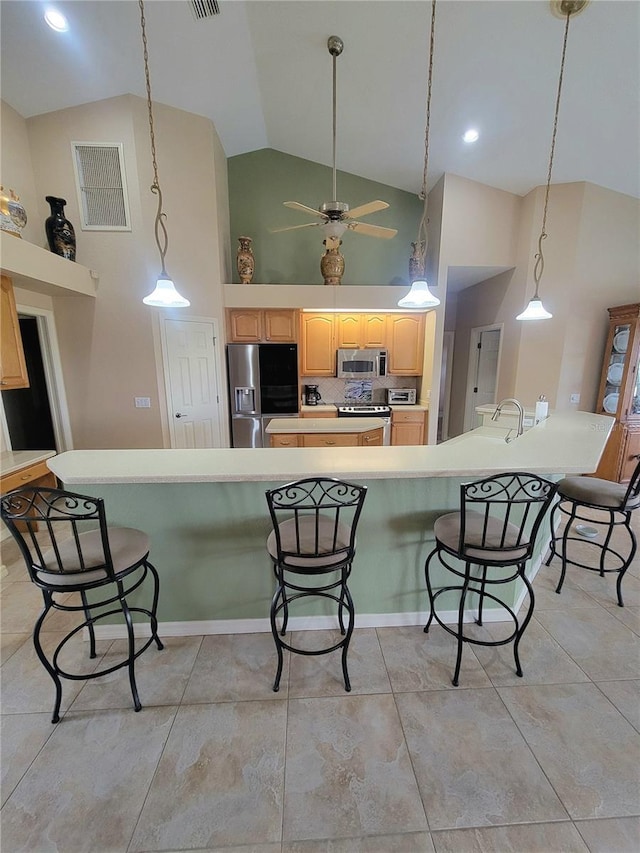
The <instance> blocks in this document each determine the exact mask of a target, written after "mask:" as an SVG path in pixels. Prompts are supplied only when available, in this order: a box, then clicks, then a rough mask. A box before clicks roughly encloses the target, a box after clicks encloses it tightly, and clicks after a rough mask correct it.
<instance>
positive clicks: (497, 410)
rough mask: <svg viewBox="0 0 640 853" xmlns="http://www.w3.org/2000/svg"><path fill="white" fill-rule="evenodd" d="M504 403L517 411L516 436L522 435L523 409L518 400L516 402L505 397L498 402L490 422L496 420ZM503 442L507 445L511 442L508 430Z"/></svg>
mask: <svg viewBox="0 0 640 853" xmlns="http://www.w3.org/2000/svg"><path fill="white" fill-rule="evenodd" d="M505 403H512V404H513V405H514V406H515V407H516V409H517V410H518V433H517V435H522V433H523V432H524V408H523V407H522V403H521V402H520V400H516V399H515V398H514V397H506V398H505V399H504V400H500V402H499V403H498V405H497V407H496V410H495V412H494V413H493V415H492V416H491V420H492V421H495V420H497V419H498V417H499V416H500V412H501V411H502V407H503V406H504V405H505ZM516 437H517V436H516ZM504 440H505V441H506V442H507V444H508V443H509V442H510V441H512V440H513V439H512V438H511V430H509V432H508V433H507V434H506V436H505V439H504Z"/></svg>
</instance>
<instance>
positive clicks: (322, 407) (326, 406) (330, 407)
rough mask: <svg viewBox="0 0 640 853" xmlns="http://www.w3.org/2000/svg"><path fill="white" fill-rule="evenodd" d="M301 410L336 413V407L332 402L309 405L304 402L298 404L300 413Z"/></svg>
mask: <svg viewBox="0 0 640 853" xmlns="http://www.w3.org/2000/svg"><path fill="white" fill-rule="evenodd" d="M302 412H309V414H310V413H311V412H335V413H336V415H337V414H338V407H337V406H336V405H335V404H334V403H318V405H317V406H309V405H307V404H306V403H305V404H304V405H302V406H300V413H302Z"/></svg>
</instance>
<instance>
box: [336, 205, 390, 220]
mask: <svg viewBox="0 0 640 853" xmlns="http://www.w3.org/2000/svg"><path fill="white" fill-rule="evenodd" d="M387 207H389V205H388V204H387V202H386V201H370V202H369V203H368V204H361V205H360V207H354V208H353V210H350V211H349V212H348V213H346V214H345V216H344V217H343V218H344V219H357V218H358V217H359V216H368V215H369V214H370V213H377V212H378V211H379V210H386V208H387Z"/></svg>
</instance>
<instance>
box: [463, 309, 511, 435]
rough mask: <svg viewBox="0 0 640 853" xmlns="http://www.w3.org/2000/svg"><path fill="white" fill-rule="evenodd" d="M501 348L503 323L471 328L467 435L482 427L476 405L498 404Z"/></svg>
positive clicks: (465, 424) (465, 426) (466, 404)
mask: <svg viewBox="0 0 640 853" xmlns="http://www.w3.org/2000/svg"><path fill="white" fill-rule="evenodd" d="M501 349H502V324H500V325H495V326H476V327H475V328H474V329H471V339H470V342H469V370H468V373H467V393H466V397H465V412H464V432H468V431H469V430H470V429H475V428H476V427H477V426H479V425H480V422H481V419H480V418H479V417H478V415H477V414H476V406H483V405H486V404H491V403H495V402H496V387H497V384H498V371H499V369H500V353H501Z"/></svg>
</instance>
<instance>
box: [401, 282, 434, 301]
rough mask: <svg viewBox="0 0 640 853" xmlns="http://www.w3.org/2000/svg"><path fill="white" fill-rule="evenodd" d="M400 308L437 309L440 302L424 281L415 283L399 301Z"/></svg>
mask: <svg viewBox="0 0 640 853" xmlns="http://www.w3.org/2000/svg"><path fill="white" fill-rule="evenodd" d="M398 305H399V306H400V308H435V307H436V305H440V300H439V299H438V297H437V296H434V295H433V293H431V291H430V290H429V285H428V284H427V282H426V281H425V280H423V279H419V280H418V281H414V282H413V284H412V285H411V290H410V291H409V293H407V295H406V296H403V297H402V299H400V300H399V301H398Z"/></svg>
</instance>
